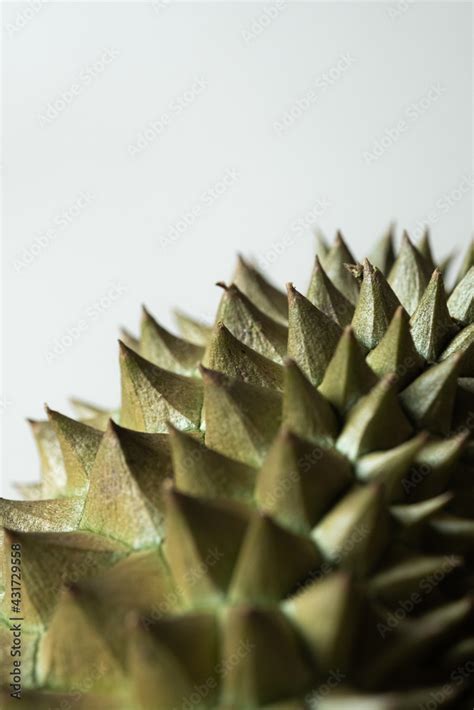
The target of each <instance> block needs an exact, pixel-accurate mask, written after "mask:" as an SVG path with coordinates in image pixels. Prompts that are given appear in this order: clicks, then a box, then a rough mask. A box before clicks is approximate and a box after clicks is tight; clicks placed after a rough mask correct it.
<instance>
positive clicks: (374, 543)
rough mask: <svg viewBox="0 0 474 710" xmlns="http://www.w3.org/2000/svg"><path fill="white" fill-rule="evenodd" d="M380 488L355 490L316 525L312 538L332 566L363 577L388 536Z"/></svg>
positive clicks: (371, 486)
mask: <svg viewBox="0 0 474 710" xmlns="http://www.w3.org/2000/svg"><path fill="white" fill-rule="evenodd" d="M388 531H389V527H388V516H387V513H386V510H385V506H384V502H383V490H382V486H380V485H378V484H371V485H369V486H363V487H355V488H354V489H353V490H352V491H350V492H349V493H347V494H346V495H345V496H344V497H343V498H342V500H341V501H340V502H339V503H337V504H336V505H335V506H334V507H333V508H332V510H331V511H330V512H329V513H328V514H327V515H326V516H325V517H324V518H323V519H322V520H321V521H320V522H319V523H318V525H317V526H316V527H315V528H314V530H313V532H312V537H313V539H314V541H315V542H316V544H317V545H318V547H319V549H320V550H321V552H322V554H323V555H324V558H325V559H326V560H327V561H328V562H329V563H330V564H332V565H335V566H337V567H341V568H342V569H344V570H349V571H351V572H353V573H354V574H355V575H357V576H358V577H365V576H366V575H367V574H368V573H369V572H370V571H371V570H372V569H373V567H374V565H375V564H376V563H377V562H378V560H379V558H380V555H381V552H382V550H383V547H384V545H385V542H386V538H387V535H388Z"/></svg>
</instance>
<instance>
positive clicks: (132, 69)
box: [0, 0, 473, 496]
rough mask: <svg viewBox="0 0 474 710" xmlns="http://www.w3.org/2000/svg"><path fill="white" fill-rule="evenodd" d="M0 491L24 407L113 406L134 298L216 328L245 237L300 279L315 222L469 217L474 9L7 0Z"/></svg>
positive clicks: (14, 461)
mask: <svg viewBox="0 0 474 710" xmlns="http://www.w3.org/2000/svg"><path fill="white" fill-rule="evenodd" d="M2 10H3V18H2V37H3V42H2V65H3V69H2V120H3V141H2V150H3V157H2V172H3V207H4V211H3V238H2V246H3V265H2V272H3V273H2V276H3V279H2V284H3V293H2V296H3V311H2V316H3V318H2V360H3V361H2V374H3V383H2V390H1V400H0V405H1V406H0V416H1V418H2V434H3V436H2V439H3V449H2V479H3V494H4V495H12V496H15V492H14V489H13V488H12V486H11V482H12V481H14V480H17V481H20V480H21V481H27V480H31V481H32V480H35V479H36V478H37V476H38V473H39V466H38V463H37V455H36V451H35V447H34V442H33V439H32V437H31V434H30V432H29V430H28V425H27V424H26V422H25V418H26V417H32V418H42V417H43V416H44V414H43V403H44V402H45V401H47V402H48V404H49V405H50V406H51V407H54V408H56V409H59V410H61V411H63V412H65V413H71V409H70V408H69V404H68V397H69V396H71V395H73V396H78V397H82V398H83V399H86V400H91V401H93V402H97V403H102V404H104V405H106V406H110V407H112V406H115V405H117V404H118V402H119V393H120V388H119V371H118V360H117V340H116V339H117V337H118V333H119V327H120V326H121V325H124V326H126V327H128V328H129V329H130V330H132V331H135V332H136V331H137V327H138V322H139V316H140V305H141V303H145V304H146V305H147V306H148V308H149V309H150V310H151V311H152V312H153V313H154V314H155V315H156V316H157V317H158V319H159V320H160V321H161V322H162V323H163V324H165V325H168V326H169V325H170V324H171V323H172V318H171V315H170V314H171V311H172V308H173V307H174V306H178V307H180V308H181V309H183V310H185V311H188V312H190V313H193V314H194V315H196V316H198V317H199V318H202V319H205V320H207V321H212V317H213V311H214V308H215V306H216V304H217V301H218V298H219V292H218V289H217V288H216V287H215V286H214V284H215V282H216V281H218V280H220V279H229V278H230V277H231V274H232V270H233V268H234V263H235V255H236V253H237V252H238V251H240V252H243V253H244V254H246V255H248V256H253V257H254V258H255V260H256V261H257V262H259V263H260V264H261V265H262V266H263V267H265V268H266V270H267V272H268V273H269V274H270V275H271V277H272V278H273V280H274V281H275V282H276V283H278V284H282V285H283V284H284V282H285V281H288V280H292V281H294V283H295V285H296V286H297V287H299V288H301V289H304V288H305V287H306V284H307V280H308V277H309V273H310V270H311V266H312V260H313V250H314V244H313V239H314V237H313V234H312V231H313V229H314V228H315V227H316V226H319V227H321V228H322V229H323V231H324V232H325V233H326V235H327V236H328V237H329V238H333V235H334V233H335V230H336V229H337V228H341V229H342V230H343V232H344V234H345V236H346V237H347V239H348V240H349V242H350V244H351V245H352V247H353V250H354V252H355V253H356V256H357V257H359V258H360V257H362V256H364V255H365V254H366V252H367V251H368V250H369V249H370V247H371V246H372V244H373V242H374V240H375V239H376V238H377V237H378V236H380V234H381V233H382V232H383V231H384V229H385V228H386V226H387V224H388V223H389V222H390V221H391V220H392V219H396V220H397V223H398V227H399V232H400V230H401V229H402V228H405V227H406V228H407V229H408V230H409V231H410V232H411V233H412V234H413V235H414V236H415V237H416V238H418V237H419V235H420V234H421V231H422V227H423V224H424V223H429V224H430V226H431V231H432V235H433V240H434V244H435V251H436V253H437V255H438V256H443V255H445V254H446V253H447V252H449V251H451V250H453V249H458V250H461V249H462V247H463V246H467V243H468V239H469V238H470V234H471V228H472V184H473V170H472V126H473V116H472V6H471V4H470V3H463V2H441V3H430V2H426V3H417V2H410V1H407V0H401V1H400V2H393V3H392V2H390V3H383V2H380V3H379V2H373V3H358V2H353V3H338V2H331V3H318V2H312V3H310V2H308V3H298V2H284V1H283V0H280V2H276V3H270V4H268V3H264V4H262V3H253V2H248V3H224V2H220V3H213V2H203V3H193V4H190V3H179V2H174V1H173V0H169V2H166V1H165V0H157V1H156V2H136V1H135V2H133V3H127V2H124V3H119V2H107V3H100V2H98V3H88V2H80V3H74V2H61V3H54V2H29V3H4V4H3V7H2Z"/></svg>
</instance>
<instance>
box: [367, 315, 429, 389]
mask: <svg viewBox="0 0 474 710" xmlns="http://www.w3.org/2000/svg"><path fill="white" fill-rule="evenodd" d="M367 363H368V365H370V367H371V369H372V370H373V371H374V372H375V373H376V375H378V377H383V376H384V375H389V374H393V375H395V376H396V378H397V383H398V387H400V388H402V387H404V386H406V385H407V384H409V382H411V381H412V380H413V379H414V377H415V375H417V374H418V373H419V372H421V370H422V369H423V366H424V364H425V361H424V359H423V357H422V356H421V355H420V354H419V352H418V351H417V349H416V348H415V344H414V342H413V338H412V335H411V332H410V322H409V318H408V315H407V312H406V311H405V309H404V308H403V306H399V307H398V308H397V310H396V311H395V314H394V316H393V318H392V321H391V323H390V325H389V326H388V329H387V332H386V333H385V335H384V337H383V338H382V340H381V341H380V343H379V344H378V345H377V347H376V348H374V350H372V351H371V352H370V353H369V354H368V355H367Z"/></svg>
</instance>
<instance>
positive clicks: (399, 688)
mask: <svg viewBox="0 0 474 710" xmlns="http://www.w3.org/2000/svg"><path fill="white" fill-rule="evenodd" d="M321 244H322V245H321V249H320V255H319V259H317V261H316V265H315V269H314V272H313V275H312V279H311V283H310V287H309V290H308V297H307V298H305V297H304V296H303V295H302V294H301V293H299V292H298V291H296V289H295V288H294V287H293V286H291V285H290V286H289V287H288V301H287V298H286V296H285V294H284V293H283V292H281V291H279V290H278V289H276V288H275V287H274V286H272V285H271V284H269V283H268V282H267V281H266V280H265V278H264V277H263V276H262V275H261V274H259V272H258V271H257V270H256V269H255V268H254V267H253V266H251V265H250V264H248V263H247V262H246V261H244V260H243V259H242V258H240V260H239V263H238V267H237V270H236V273H235V277H234V283H233V284H230V285H229V286H224V285H223V284H220V285H221V287H223V288H224V295H223V298H222V302H221V305H220V307H219V311H218V315H217V317H216V323H215V324H214V326H213V327H211V326H205V325H203V324H200V323H197V322H196V321H193V320H192V319H190V318H188V317H187V316H184V315H182V314H180V315H179V316H178V323H179V325H180V328H181V330H182V333H183V336H184V339H183V338H178V337H177V336H174V335H172V334H171V333H169V332H168V331H166V330H165V329H164V328H162V326H160V325H159V324H158V323H157V322H156V321H155V320H154V319H153V318H152V316H150V314H149V313H148V312H147V311H145V312H144V316H143V320H142V332H141V336H140V338H135V337H134V336H132V335H130V334H129V333H126V334H125V336H124V341H125V344H124V345H122V348H121V352H122V354H121V367H122V406H121V410H120V411H119V412H117V413H108V412H106V411H105V410H101V409H99V408H97V407H95V406H91V405H87V404H84V403H81V402H77V401H76V409H77V415H78V417H79V421H74V420H71V419H69V418H67V417H65V416H63V415H60V414H59V413H57V412H54V411H52V410H48V416H49V421H46V422H34V423H33V424H32V426H33V431H34V434H35V437H36V440H37V444H38V448H39V452H40V457H41V463H42V480H41V482H40V483H39V484H32V485H30V486H27V487H23V490H24V492H25V497H28V500H26V501H8V500H1V501H0V523H1V526H2V535H1V537H0V542H1V547H0V553H1V557H2V566H1V571H2V576H1V578H0V659H1V660H2V676H1V677H0V683H1V684H3V686H4V689H3V695H1V696H0V701H1V706H2V707H5V708H10V707H16V705H15V704H14V703H16V702H17V701H16V700H15V699H14V698H12V697H11V696H10V695H9V687H8V683H9V676H8V666H9V663H10V656H9V649H10V643H11V633H10V629H9V621H8V619H9V616H10V611H9V610H10V594H11V586H10V579H11V557H10V549H11V545H12V544H15V545H17V546H18V545H20V546H21V550H22V600H21V604H22V612H23V615H24V622H23V623H24V629H23V637H22V643H23V656H22V658H23V678H22V685H23V688H22V701H21V702H22V707H24V708H26V709H27V710H30V708H31V710H33V709H34V710H41V709H42V708H45V709H46V708H48V710H49V709H50V708H63V707H73V706H74V707H77V708H83V709H84V710H95V708H97V710H99V708H100V710H172V709H173V708H175V709H176V708H190V707H193V708H208V709H209V710H211V708H222V709H223V710H225V709H227V710H256V709H257V708H267V709H268V710H270V709H271V708H273V710H296V709H297V708H300V709H302V710H305V709H306V710H311V708H318V710H320V709H321V708H325V709H327V710H345V709H346V708H348V709H349V708H350V710H362V709H364V710H365V709H368V708H374V710H415V709H416V710H419V709H420V708H424V707H426V708H428V707H431V705H430V703H432V702H434V701H436V706H437V707H452V708H460V709H461V710H462V709H463V708H471V706H472V698H473V693H474V689H473V679H474V673H473V672H472V667H473V664H472V652H473V650H474V615H473V603H472V599H471V598H470V597H469V595H470V594H472V590H473V588H474V442H473V436H472V431H473V428H474V381H473V377H474V370H473V367H474V365H473V362H474V360H473V352H474V340H473V338H474V336H473V332H472V328H473V321H472V317H473V314H472V303H473V292H472V284H473V280H472V279H473V267H472V250H471V249H470V250H469V251H468V255H467V256H466V259H465V262H464V264H463V267H462V269H461V273H460V275H459V278H458V280H457V284H456V285H455V288H454V290H453V291H452V293H451V295H450V296H449V298H447V296H446V294H445V290H444V284H443V281H442V278H441V275H440V272H439V271H438V270H436V264H435V260H434V258H433V252H432V249H431V246H430V243H429V235H428V234H427V233H426V234H425V235H424V237H423V239H422V241H421V243H420V244H419V247H418V248H417V247H416V246H415V245H414V244H413V243H412V242H411V241H410V239H409V237H408V235H405V236H404V238H403V243H402V246H401V249H400V250H399V251H398V253H396V251H395V249H394V238H393V229H391V230H390V231H389V232H388V233H387V235H386V236H385V237H384V238H383V239H382V241H381V243H380V244H379V245H378V246H377V248H376V249H374V251H373V252H372V257H371V260H370V261H367V260H366V261H365V262H364V265H363V266H362V265H360V264H355V263H354V257H353V256H352V254H351V252H350V251H349V248H348V247H347V245H346V244H345V242H344V240H343V238H342V235H340V234H338V235H337V237H336V240H335V243H334V245H333V246H332V247H330V248H329V247H327V246H326V245H325V243H324V242H322V243H321ZM348 265H349V266H350V268H349V269H348V268H347V266H348ZM430 276H431V281H430ZM386 278H388V282H387V281H386V280H385V279H386ZM400 304H401V305H400ZM36 496H38V497H40V498H41V500H38V501H35V500H34V498H35V497H36ZM4 669H5V670H4Z"/></svg>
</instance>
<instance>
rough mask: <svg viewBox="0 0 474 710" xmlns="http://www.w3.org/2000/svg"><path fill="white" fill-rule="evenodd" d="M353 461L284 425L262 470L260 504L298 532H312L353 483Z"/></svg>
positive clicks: (258, 497)
mask: <svg viewBox="0 0 474 710" xmlns="http://www.w3.org/2000/svg"><path fill="white" fill-rule="evenodd" d="M351 473H352V472H351V466H350V464H349V462H348V461H347V460H346V459H345V458H344V457H343V456H341V455H340V454H338V453H337V452H336V451H334V450H332V449H325V448H321V447H319V446H315V445H314V444H310V443H309V442H308V441H305V440H303V439H300V438H299V437H297V436H296V435H295V434H293V433H292V432H290V431H288V430H287V429H286V428H283V429H282V430H281V432H280V434H279V435H278V436H277V438H276V439H275V441H274V443H273V446H272V448H271V449H270V451H269V453H268V455H267V458H266V459H265V461H264V462H263V465H262V468H261V469H260V471H259V473H258V479H257V487H256V499H257V503H258V504H259V506H260V507H261V508H262V509H263V510H264V511H266V512H268V513H269V514H270V515H272V516H273V517H274V519H275V520H277V521H278V522H280V523H281V524H282V525H286V526H288V527H289V528H291V529H292V530H294V531H295V532H307V533H308V532H310V530H311V528H312V527H313V526H314V525H316V523H317V522H318V520H320V518H321V517H322V515H323V514H324V513H326V512H327V510H328V509H329V508H330V506H331V504H332V503H334V501H335V499H336V498H337V496H338V495H339V494H340V493H341V492H342V491H343V490H344V489H345V488H347V487H348V486H349V485H350V483H351V482H352V475H351Z"/></svg>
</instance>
